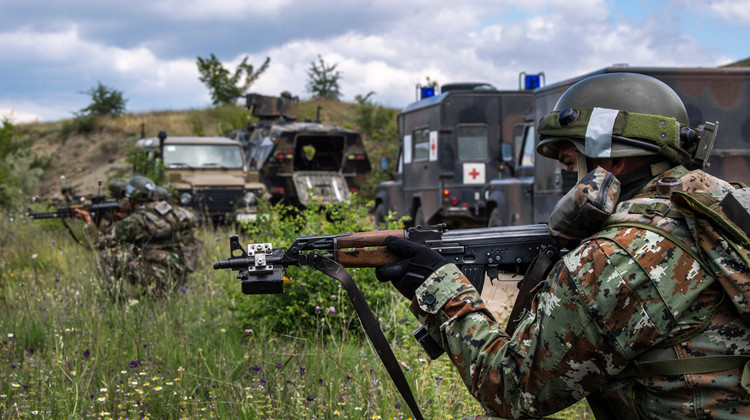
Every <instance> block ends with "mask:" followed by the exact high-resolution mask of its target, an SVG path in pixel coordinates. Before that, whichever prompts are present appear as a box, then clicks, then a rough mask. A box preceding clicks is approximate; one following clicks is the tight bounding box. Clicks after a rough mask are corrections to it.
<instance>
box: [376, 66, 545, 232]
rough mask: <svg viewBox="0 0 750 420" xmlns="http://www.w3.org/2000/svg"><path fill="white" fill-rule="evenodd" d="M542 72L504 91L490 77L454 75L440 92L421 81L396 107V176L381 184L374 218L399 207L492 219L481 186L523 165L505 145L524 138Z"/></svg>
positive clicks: (431, 217) (414, 214) (421, 215)
mask: <svg viewBox="0 0 750 420" xmlns="http://www.w3.org/2000/svg"><path fill="white" fill-rule="evenodd" d="M540 76H542V77H540ZM540 80H543V75H528V76H527V75H525V74H523V73H522V75H521V80H520V83H519V89H518V90H505V91H503V90H498V89H496V88H495V87H493V86H492V85H490V84H488V83H452V84H446V85H443V86H442V87H440V90H441V92H440V93H439V94H436V95H435V94H433V93H434V92H433V91H431V90H430V89H422V87H421V86H418V92H419V99H418V100H417V101H416V102H414V103H412V104H410V105H408V106H406V108H404V109H403V110H402V111H401V112H400V113H399V115H398V131H399V136H400V138H401V145H400V150H399V157H398V162H397V167H396V170H395V174H394V177H393V179H392V180H390V181H385V182H381V183H380V184H378V186H377V189H376V192H375V202H374V212H373V214H374V217H375V221H376V222H377V223H378V224H381V223H385V222H386V221H387V217H388V215H389V214H390V213H393V214H395V216H396V217H399V218H400V217H403V216H408V217H410V219H411V222H410V223H411V224H414V225H424V224H434V223H438V222H446V223H447V224H448V225H449V226H450V227H451V228H453V229H454V228H457V227H472V226H484V225H486V223H487V218H488V216H489V213H488V211H487V209H486V207H485V206H484V201H483V200H482V199H481V198H482V197H481V192H482V188H483V187H484V185H485V184H486V182H487V181H489V180H490V179H494V178H497V177H498V176H500V175H501V174H503V173H505V172H508V171H511V170H512V169H515V170H516V173H520V172H519V171H520V170H521V168H509V164H510V163H511V162H510V161H508V160H505V159H503V156H506V155H510V153H511V149H512V148H513V146H511V147H510V149H508V150H501V148H503V147H508V145H519V144H521V143H520V141H521V138H520V136H522V135H523V133H524V131H523V129H524V127H525V125H524V123H525V118H526V114H527V113H528V112H529V109H530V107H531V103H532V91H533V89H534V88H536V87H537V86H539V81H540ZM527 83H528V84H527ZM427 88H429V87H427Z"/></svg>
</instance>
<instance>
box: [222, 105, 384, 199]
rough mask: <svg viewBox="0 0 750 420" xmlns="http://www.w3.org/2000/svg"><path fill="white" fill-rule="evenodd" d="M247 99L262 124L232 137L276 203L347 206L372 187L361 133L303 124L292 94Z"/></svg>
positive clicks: (231, 135)
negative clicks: (347, 201)
mask: <svg viewBox="0 0 750 420" xmlns="http://www.w3.org/2000/svg"><path fill="white" fill-rule="evenodd" d="M245 98H246V107H247V109H248V110H249V111H250V112H251V115H252V116H254V117H256V118H258V122H257V123H256V124H255V125H251V126H248V128H247V129H245V130H236V131H233V132H230V133H229V134H228V137H230V138H233V139H236V140H238V141H240V143H241V144H242V145H243V147H244V149H245V152H246V159H247V164H248V166H249V168H250V170H252V171H255V172H256V173H258V176H259V179H260V181H261V182H262V183H263V184H264V185H265V186H266V187H267V188H268V191H269V193H270V197H271V198H270V201H271V202H272V203H279V202H283V203H285V204H290V205H293V206H304V205H307V204H310V203H311V202H313V201H316V202H322V203H333V202H341V201H343V200H345V199H346V198H347V197H349V194H350V192H357V191H359V189H360V188H361V187H362V185H363V184H364V183H365V182H366V180H367V175H368V174H369V173H370V170H371V167H370V161H369V159H368V158H367V153H366V152H365V146H364V143H363V142H362V138H361V137H360V135H359V133H357V132H356V131H352V130H347V129H344V128H341V127H337V126H335V125H330V124H322V123H321V122H320V121H319V119H320V118H319V117H318V118H317V120H318V121H317V122H299V121H297V117H298V108H299V99H298V98H297V97H292V96H291V95H288V94H282V96H280V97H273V96H263V95H259V94H255V93H253V94H249V95H246V97H245Z"/></svg>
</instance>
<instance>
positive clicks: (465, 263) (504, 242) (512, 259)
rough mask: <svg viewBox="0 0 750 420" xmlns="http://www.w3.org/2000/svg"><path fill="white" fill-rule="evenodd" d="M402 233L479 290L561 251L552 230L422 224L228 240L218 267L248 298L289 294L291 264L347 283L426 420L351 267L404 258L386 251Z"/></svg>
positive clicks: (431, 347) (401, 386) (432, 349)
mask: <svg viewBox="0 0 750 420" xmlns="http://www.w3.org/2000/svg"><path fill="white" fill-rule="evenodd" d="M389 236H396V237H399V238H404V239H407V240H410V241H414V242H418V243H421V244H423V245H425V246H428V247H430V248H432V249H433V250H435V251H437V252H439V253H440V254H441V255H443V256H444V257H445V258H446V259H447V260H448V261H450V262H452V263H454V264H456V265H457V266H458V267H459V268H460V269H461V271H462V272H463V273H464V275H466V277H467V278H468V279H469V281H470V282H471V283H472V285H474V287H475V288H476V289H477V291H478V292H479V293H481V291H482V288H483V286H484V281H485V276H487V277H489V278H490V279H491V280H497V279H498V275H499V272H500V271H512V272H514V273H516V274H520V273H524V272H525V271H526V269H527V268H528V266H529V264H531V262H532V260H533V259H534V258H535V257H537V255H539V254H541V255H544V256H546V257H548V258H550V259H554V258H556V257H557V256H559V254H560V250H559V248H558V247H557V246H556V243H555V241H554V240H553V239H552V238H551V237H550V236H549V233H548V230H547V225H543V224H538V225H526V226H507V227H492V228H481V229H457V230H447V229H446V225H444V224H440V225H436V226H416V227H412V228H409V229H408V230H381V231H373V232H358V233H343V234H339V235H325V236H301V237H299V238H297V240H295V241H294V243H293V244H292V245H291V246H290V247H289V248H286V249H285V248H274V247H273V246H272V245H271V244H270V243H259V244H249V245H248V246H247V249H245V248H243V247H242V245H241V244H240V241H239V236H237V235H232V236H230V238H229V247H230V258H229V259H226V260H221V261H219V262H217V263H215V264H214V269H215V270H219V269H231V270H234V271H237V272H238V274H237V278H238V279H239V280H240V282H241V285H242V293H244V294H274V293H283V291H284V271H285V270H286V269H287V268H288V267H291V266H298V267H302V266H309V267H312V268H313V269H316V270H319V271H321V272H323V273H325V274H327V275H328V276H330V277H333V278H334V279H336V280H338V281H339V282H341V284H342V285H343V286H344V288H345V289H346V291H347V294H348V295H349V298H350V299H351V300H352V304H353V305H354V308H355V310H356V311H357V315H358V316H359V319H360V321H361V322H362V327H363V328H364V330H365V332H366V333H367V335H368V337H369V338H370V340H371V341H372V343H373V345H374V346H375V349H376V350H377V352H378V354H379V356H380V359H381V361H382V362H383V364H384V365H385V367H386V369H387V370H388V373H389V375H390V376H391V379H392V380H393V382H394V383H395V385H396V387H397V388H398V390H399V392H401V395H402V397H403V398H404V400H405V401H406V403H407V405H408V406H409V408H410V409H411V411H412V414H414V416H415V417H416V418H417V419H422V416H421V413H420V411H419V407H418V406H417V404H416V401H415V400H414V397H413V395H412V394H411V389H410V388H409V385H408V383H407V382H406V378H405V377H404V374H403V372H402V371H401V368H400V366H399V364H398V361H397V360H396V357H395V355H394V354H393V350H392V349H391V348H390V345H389V344H388V341H387V340H386V338H385V336H384V334H383V332H382V330H381V329H380V325H379V324H378V322H377V319H376V318H375V316H374V315H373V313H372V311H371V310H370V308H369V306H367V303H365V301H364V297H363V296H362V293H361V292H360V291H359V288H358V287H357V285H356V284H355V283H354V281H353V280H352V278H351V276H350V275H349V274H348V273H347V271H346V270H345V269H344V268H346V267H351V268H354V267H380V266H384V265H388V264H391V263H394V262H396V261H398V260H400V259H401V257H399V256H397V255H395V254H393V253H391V252H390V251H388V249H387V248H385V247H384V246H383V244H384V241H385V238H387V237H389ZM414 335H415V338H416V339H417V341H419V343H420V344H421V345H422V347H423V348H424V349H425V351H426V352H427V354H428V355H429V356H430V357H431V358H433V359H434V358H437V357H438V356H439V355H440V354H441V353H442V351H443V350H442V349H441V348H440V347H439V345H438V344H437V343H436V342H435V341H434V340H433V339H432V338H431V337H430V336H429V334H428V333H427V332H426V330H424V329H423V328H420V329H419V330H417V332H415V333H414Z"/></svg>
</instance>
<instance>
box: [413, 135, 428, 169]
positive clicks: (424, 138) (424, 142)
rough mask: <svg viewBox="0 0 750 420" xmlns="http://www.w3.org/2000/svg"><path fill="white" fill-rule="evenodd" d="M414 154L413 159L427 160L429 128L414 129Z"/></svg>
mask: <svg viewBox="0 0 750 420" xmlns="http://www.w3.org/2000/svg"><path fill="white" fill-rule="evenodd" d="M412 140H413V141H414V155H413V161H414V162H417V161H420V160H427V158H428V157H429V156H430V130H428V129H426V128H424V129H421V130H415V131H414V137H413V138H412Z"/></svg>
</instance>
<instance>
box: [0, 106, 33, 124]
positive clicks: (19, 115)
mask: <svg viewBox="0 0 750 420" xmlns="http://www.w3.org/2000/svg"><path fill="white" fill-rule="evenodd" d="M0 120H8V121H10V122H11V123H13V124H22V123H29V122H35V121H39V120H40V118H39V115H37V114H34V113H30V112H23V111H21V112H19V111H16V110H14V109H12V108H3V107H1V106H0Z"/></svg>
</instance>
